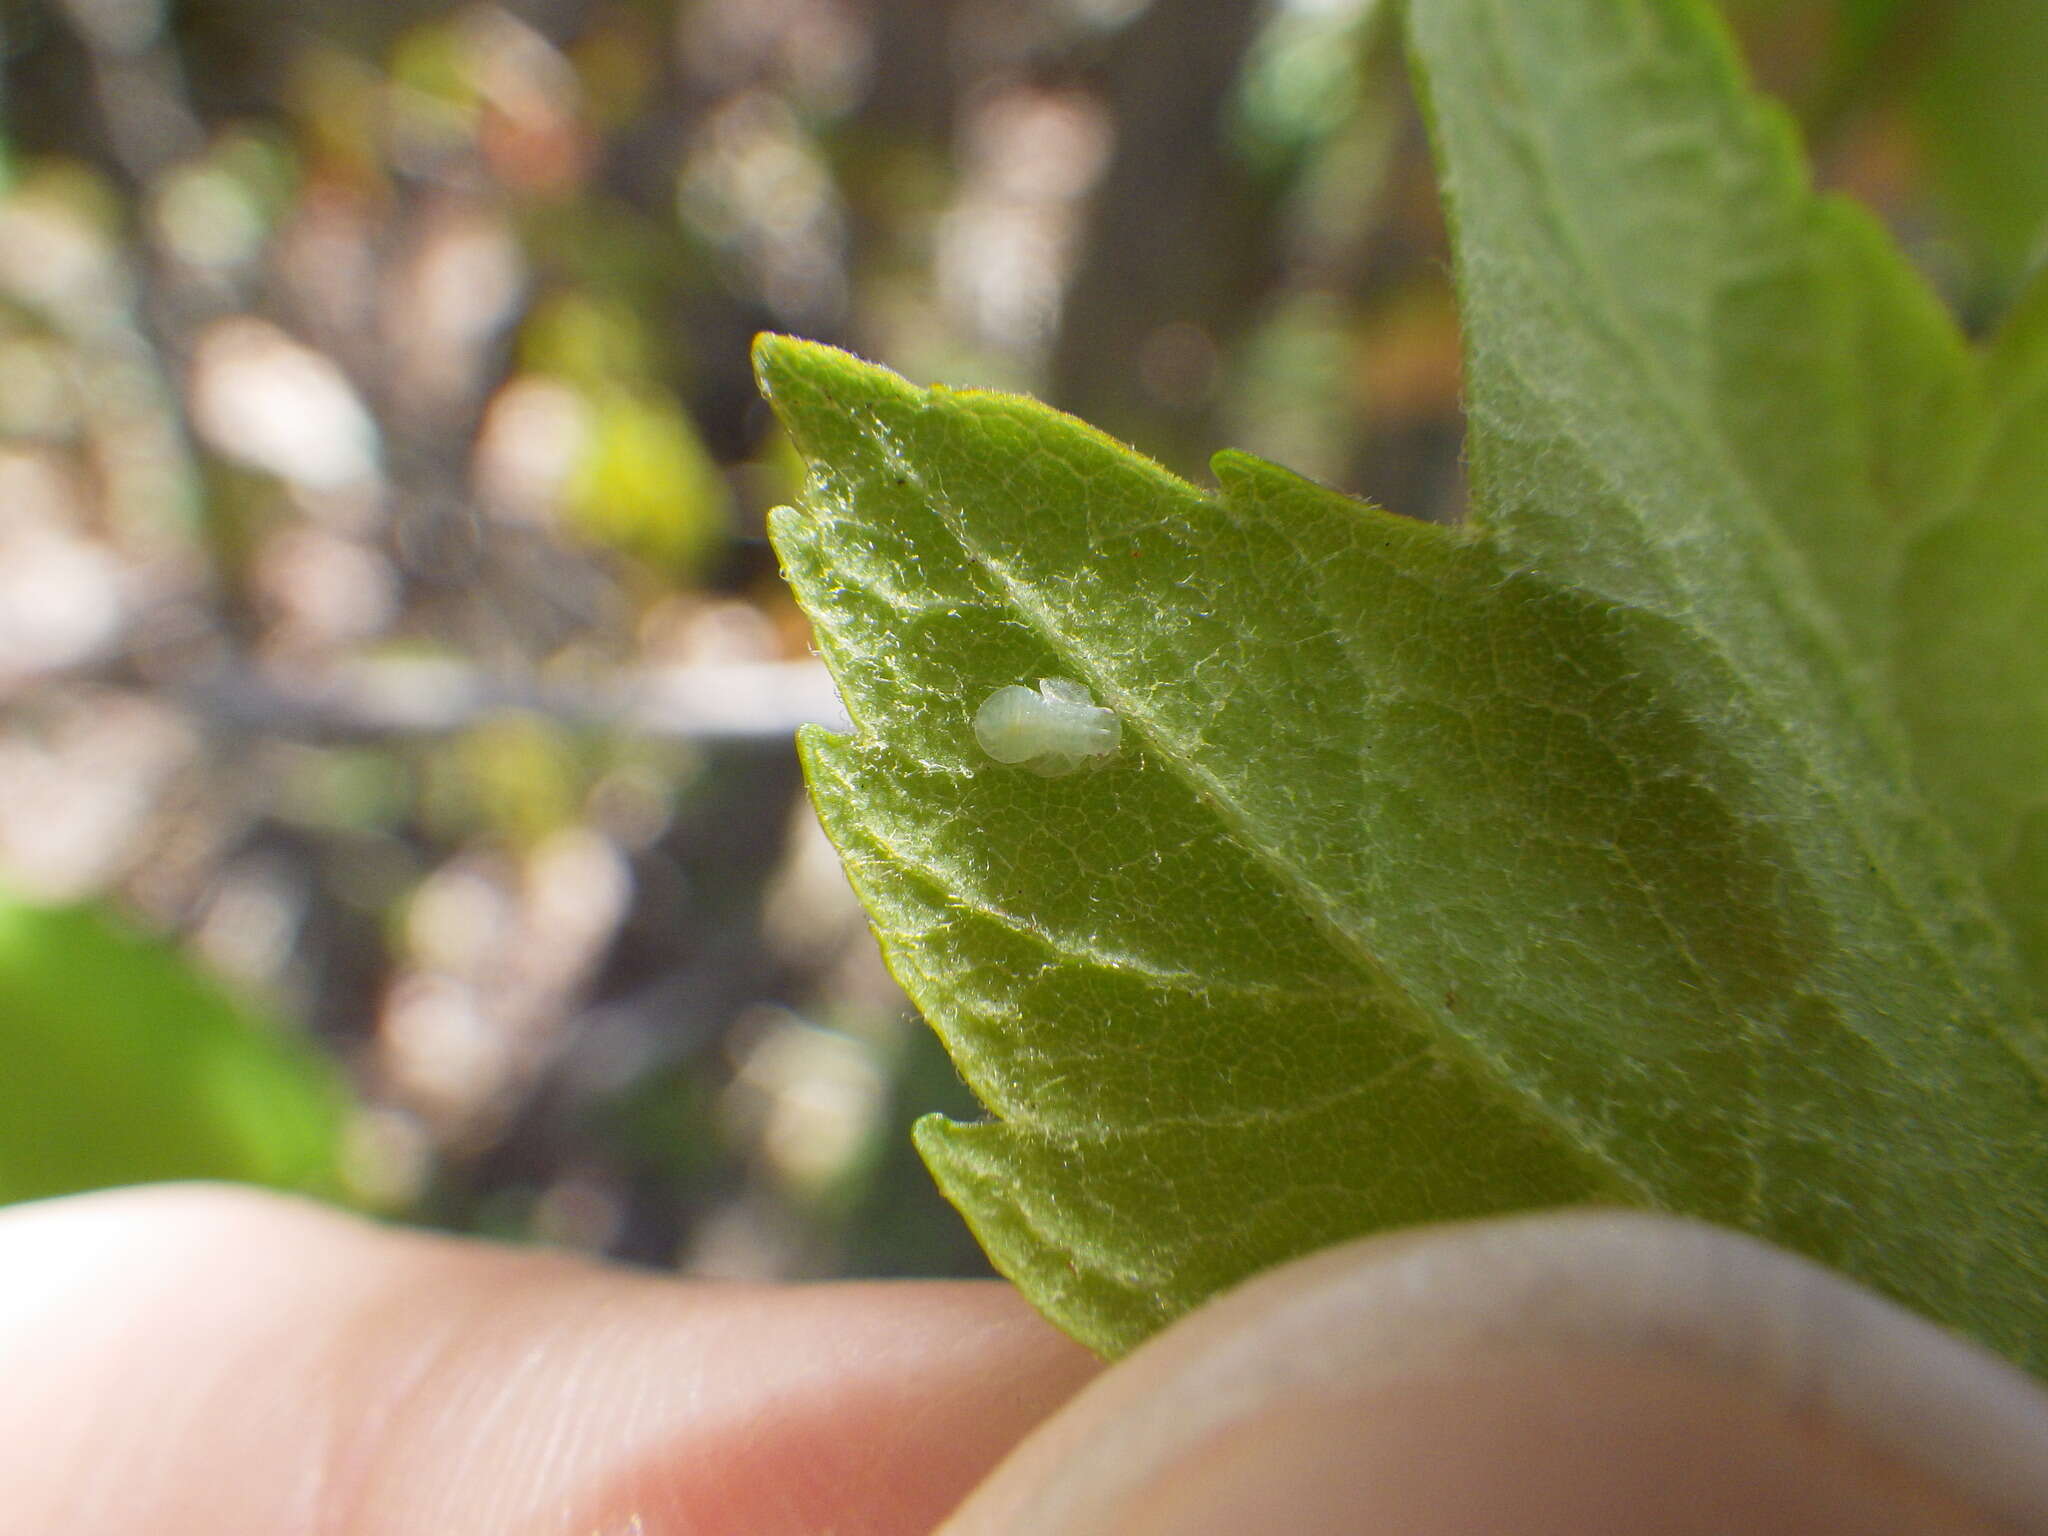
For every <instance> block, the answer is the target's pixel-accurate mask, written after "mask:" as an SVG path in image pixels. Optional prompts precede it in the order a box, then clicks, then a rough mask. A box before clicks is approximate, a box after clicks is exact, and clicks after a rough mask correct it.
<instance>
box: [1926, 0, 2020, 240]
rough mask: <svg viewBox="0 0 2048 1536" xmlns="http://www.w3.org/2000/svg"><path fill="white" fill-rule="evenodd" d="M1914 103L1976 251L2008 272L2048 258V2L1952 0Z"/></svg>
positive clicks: (1939, 175)
mask: <svg viewBox="0 0 2048 1536" xmlns="http://www.w3.org/2000/svg"><path fill="white" fill-rule="evenodd" d="M1944 9H1946V10H1948V11H1949V13H1950V14H1949V15H1948V16H1946V17H1945V18H1942V17H1937V18H1936V26H1935V28H1934V36H1933V37H1932V38H1931V39H1923V40H1922V41H1921V46H1920V49H1919V50H1916V51H1921V52H1923V53H1924V54H1927V55H1931V57H1928V58H1927V62H1926V64H1925V66H1924V69H1923V73H1922V75H1921V78H1920V80H1919V81H1918V90H1917V91H1916V93H1915V95H1916V97H1917V100H1916V102H1915V105H1916V106H1917V108H1918V113H1917V116H1918V119H1919V123H1920V131H1921V135H1922V137H1923V138H1924V140H1925V141H1926V144H1927V148H1928V151H1929V158H1930V161H1931V167H1930V168H1931V169H1932V171H1933V172H1934V177H1935V180H1936V182H1937V184H1938V185H1939V187H1940V189H1941V191H1942V193H1943V195H1944V197H1945V198H1946V200H1947V202H1948V204H1949V206H1950V207H1951V208H1952V209H1953V210H1954V212H1955V214H1956V215H1957V216H1958V218H1959V220H1960V221H1961V224H1962V226H1963V229H1964V231H1965V233H1967V234H1968V235H1969V236H1970V238H1971V241H1972V243H1973V245H1974V246H1975V248H1976V253H1977V254H1979V255H1980V256H1988V257H1989V258H1990V261H1991V263H1992V265H1993V267H1994V269H1995V270H1996V271H1997V273H1998V274H1999V275H2001V276H2005V277H2007V278H2008V280H2009V278H2010V276H2011V275H2012V274H2014V273H2019V272H2023V271H2025V270H2026V269H2027V267H2028V266H2029V265H2030V264H2034V265H2038V264H2039V263H2040V262H2041V261H2043V260H2044V259H2048V155H2044V154H2043V153H2042V152H2041V146H2042V143H2043V142H2044V140H2048V88H2044V86H2043V80H2044V78H2048V6H2044V5H2042V4H2041V3H2040V0H1948V4H1947V6H1946V7H1944Z"/></svg>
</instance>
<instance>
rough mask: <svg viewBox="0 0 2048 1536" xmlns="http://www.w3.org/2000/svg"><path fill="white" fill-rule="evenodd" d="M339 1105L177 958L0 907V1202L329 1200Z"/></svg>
mask: <svg viewBox="0 0 2048 1536" xmlns="http://www.w3.org/2000/svg"><path fill="white" fill-rule="evenodd" d="M342 1105H343V1100H342V1096H341V1093H340V1089H339V1086H338V1084H336V1082H335V1081H334V1079H333V1077H332V1075H331V1074H330V1073H329V1072H328V1071H327V1070H325V1069H324V1068H323V1067H322V1066H321V1065H320V1064H319V1063H318V1062H317V1061H316V1060H314V1059H313V1057H312V1055H311V1053H310V1052H308V1051H305V1050H303V1049H302V1048H298V1047H295V1046H294V1045H293V1044H292V1043H290V1042H289V1041H287V1040H285V1039H284V1038H282V1037H280V1036H279V1035H277V1034H276V1033H274V1032H273V1031H271V1030H270V1029H269V1027H268V1026H267V1025H266V1024H265V1023H264V1022H263V1021H260V1020H257V1019H255V1018H253V1017H251V1016H250V1015H249V1013H248V1012H247V1011H246V1010H244V1009H243V1008H241V1007H240V1006H239V1005H237V1004H236V1003H235V1002H234V1001H233V1000H232V999H230V998H229V997H228V996H227V995H226V994H225V993H224V992H223V991H221V989H220V988H219V987H217V986H215V985H214V984H212V983H211V982H209V981H208V980H206V979H205V978H204V977H202V976H201V975H199V973H198V972H196V971H195V970H194V969H193V968H192V967H191V965H190V964H189V963H188V962H187V961H185V960H184V959H183V958H182V957H180V956H179V955H178V954H177V953H176V952H175V951H173V950H171V949H169V948H168V947H166V946H164V945H163V944H161V943H159V942H157V941H156V940H153V939H149V938H145V937H144V936H142V935H140V934H137V933H134V932H132V931H130V930H129V929H127V928H126V927H124V926H122V925H120V924H119V923H116V922H115V921H113V920H112V919H110V918H108V917H106V916H105V915H103V914H101V913H100V912H98V911H96V910H94V909H91V908H87V907H46V906H38V905H34V904H32V903H28V902H23V901H19V900H16V899H14V898H11V897H0V1201H10V1200H29V1199H36V1198H39V1197H42V1196H45V1195H61V1194H69V1193H71V1192H73V1191H77V1190H86V1189H98V1188H104V1187H107V1186H110V1185H116V1184H133V1183H139V1182H144V1181H148V1180H158V1179H240V1180H246V1181H250V1182H253V1183H259V1184H270V1185H275V1186H278V1187H281V1188H288V1189H303V1190H309V1191H314V1192H321V1193H327V1192H331V1191H332V1189H333V1186H334V1183H335V1179H334V1159H335V1149H336V1140H337V1133H338V1129H339V1125H340V1119H341V1111H342Z"/></svg>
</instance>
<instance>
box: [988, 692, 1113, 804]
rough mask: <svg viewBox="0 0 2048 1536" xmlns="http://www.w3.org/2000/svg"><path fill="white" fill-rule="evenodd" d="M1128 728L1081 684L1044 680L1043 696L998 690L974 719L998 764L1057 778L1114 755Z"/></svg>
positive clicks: (1041, 693) (990, 696)
mask: <svg viewBox="0 0 2048 1536" xmlns="http://www.w3.org/2000/svg"><path fill="white" fill-rule="evenodd" d="M1122 738H1123V722H1122V721H1120V720H1118V719H1117V717H1116V711H1115V710H1113V709H1104V708H1102V707H1101V706H1100V705H1098V704H1097V703H1096V702H1095V700H1094V698H1093V697H1091V696H1090V694H1089V692H1088V690H1087V689H1086V688H1083V687H1082V686H1081V685H1080V684H1079V683H1075V682H1069V681H1068V680H1067V679H1066V678H1063V677H1042V678H1040V679H1039V680H1038V690H1037V692H1035V693H1034V692H1033V691H1032V690H1031V689H1029V688H1026V687H1023V686H1022V685H1020V684H1017V683H1012V684H1010V686H1009V687H1007V688H998V689H997V690H996V691H995V692H994V693H992V694H990V695H989V696H988V697H987V698H986V699H985V700H983V701H982V706H981V708H980V709H978V710H976V711H975V713H974V739H975V740H976V741H978V742H980V743H981V750H982V751H984V752H986V753H987V754H988V755H989V756H990V757H992V758H994V759H995V760H996V761H997V762H999V763H1020V764H1022V765H1023V766H1024V767H1026V768H1029V769H1030V770H1031V771H1032V772H1033V773H1037V774H1042V775H1044V776H1045V777H1046V778H1049V779H1051V778H1057V777H1059V776H1060V775H1061V774H1064V773H1072V772H1073V771H1074V770H1075V769H1076V768H1079V767H1081V766H1082V765H1083V764H1085V763H1090V762H1094V761H1100V760H1106V759H1108V758H1110V757H1112V756H1114V755H1115V753H1116V749H1117V744H1118V743H1119V742H1120V741H1121V740H1122Z"/></svg>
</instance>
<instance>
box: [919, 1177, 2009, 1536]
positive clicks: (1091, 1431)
mask: <svg viewBox="0 0 2048 1536" xmlns="http://www.w3.org/2000/svg"><path fill="white" fill-rule="evenodd" d="M2001 1520H2002V1521H2004V1522H2005V1524H2002V1525H2001V1524H1999V1523H1998V1522H1999V1521H2001ZM2043 1526H2048V1406H2044V1400H2043V1397H2042V1395H2041V1393H2040V1391H2039V1390H2038V1389H2037V1388H2036V1387H2035V1386H2034V1384H2033V1383H2032V1382H2031V1381H2029V1380H2028V1379H2027V1378H2025V1377H2024V1376H2022V1375H2021V1374H2020V1373H2019V1372H2018V1371H2016V1370H2015V1369H2014V1368H2012V1367H2011V1366H2009V1365H2007V1364H2006V1363H2004V1362H2002V1361H2000V1360H1997V1359H1995V1358H1993V1357H1991V1356H1989V1355H1988V1354H1986V1353H1984V1352H1983V1351H1981V1350H1979V1349H1977V1348H1975V1347H1974V1346H1972V1345H1969V1344H1966V1343H1964V1342H1963V1341H1961V1340H1959V1339H1956V1338H1954V1337H1952V1336H1950V1335H1948V1334H1946V1333H1944V1332H1943V1331H1941V1330H1939V1329H1937V1328H1934V1327H1933V1326H1932V1325H1930V1324H1927V1323H1925V1322H1923V1321H1921V1320H1920V1319H1918V1318H1915V1317H1912V1316H1909V1315H1908V1314H1906V1313H1904V1312H1902V1311H1900V1310H1899V1309H1897V1308H1896V1307H1893V1306H1891V1305H1890V1304H1888V1303H1886V1302H1884V1301H1882V1300H1880V1299H1878V1298H1877V1297H1875V1296H1872V1295H1870V1294H1869V1293H1867V1292H1864V1291H1861V1290H1860V1289H1858V1288H1856V1287H1854V1286H1851V1285H1849V1284H1848V1283H1847V1282H1845V1281H1843V1280H1841V1279H1840V1278H1838V1277H1836V1276H1834V1275H1832V1274H1830V1273H1828V1272H1826V1271H1824V1270H1821V1269H1819V1268H1818V1267H1816V1266H1814V1265H1811V1264H1808V1263H1806V1262H1804V1261H1802V1260H1799V1259H1796V1258H1793V1257H1792V1256H1790V1255H1788V1254H1784V1253H1782V1252H1780V1251H1778V1250H1775V1249H1772V1248H1769V1247H1767V1246H1765V1245H1763V1244H1760V1243H1757V1242H1754V1241H1752V1240H1750V1239H1747V1238H1743V1237H1739V1236H1737V1235H1735V1234H1731V1233H1726V1232H1721V1231H1717V1230H1715V1229H1711V1228H1707V1227H1704V1226H1700V1225H1698V1224H1694V1223H1686V1222H1679V1221H1671V1220H1665V1219H1660V1218H1652V1217H1645V1216H1639V1215H1628V1214H1621V1213H1606V1212H1581V1213H1566V1214H1561V1215H1552V1216H1543V1217H1531V1218H1518V1219H1511V1220H1503V1221H1495V1222H1485V1223H1475V1224H1471V1225H1466V1226H1456V1227H1445V1228H1436V1229H1429V1230H1423V1231H1418V1232H1412V1233H1405V1234H1397V1235H1394V1236H1390V1237H1386V1238H1381V1239H1376V1240H1370V1241H1367V1242H1363V1243H1357V1244H1351V1245H1347V1246H1345V1247H1342V1248H1338V1249H1333V1250H1331V1251H1329V1252H1327V1253H1324V1254H1319V1255H1316V1256H1314V1257H1313V1258H1310V1259H1308V1260H1304V1261H1302V1262H1301V1263H1298V1264H1296V1265H1292V1266H1287V1267H1285V1268H1283V1269H1282V1270H1280V1271H1276V1272H1274V1273H1273V1274H1271V1275H1268V1276H1266V1277H1262V1278H1261V1279H1260V1280H1257V1281H1255V1282H1253V1283H1252V1284H1250V1285H1248V1286H1246V1287H1244V1288H1242V1289H1241V1290H1240V1291H1238V1292H1237V1293H1234V1294H1233V1295H1231V1296H1228V1297H1226V1298H1224V1299H1223V1300H1222V1301H1221V1302H1220V1303H1218V1304H1216V1305H1213V1306H1212V1307H1210V1308H1206V1309H1204V1311H1203V1312H1201V1313H1198V1314H1196V1315H1195V1316H1194V1317H1192V1318H1190V1319H1188V1320H1187V1321H1186V1322H1184V1323H1183V1324H1181V1325H1177V1326H1176V1327H1175V1328H1173V1329H1169V1330H1168V1331H1167V1332H1166V1333H1165V1334H1163V1335H1161V1336H1160V1337H1159V1338H1158V1339H1156V1340H1154V1341H1153V1342H1152V1343H1150V1344H1148V1345H1147V1346H1145V1347H1144V1348H1143V1349H1141V1350H1139V1351H1138V1352H1137V1353H1136V1354H1134V1355H1133V1356H1131V1357H1130V1359H1129V1360H1127V1361H1126V1362H1124V1363H1123V1364H1122V1365H1120V1366H1119V1367H1117V1368H1116V1369H1115V1370H1112V1371H1110V1372H1109V1373H1107V1374H1106V1375H1105V1376H1104V1377H1103V1378H1101V1379H1100V1380H1099V1381H1097V1382H1096V1383H1095V1384H1094V1385H1092V1386H1091V1387H1089V1388H1088V1389H1086V1390H1085V1391H1083V1392H1082V1393H1080V1394H1078V1395H1077V1396H1076V1397H1075V1399H1074V1400H1073V1401H1072V1402H1070V1403H1069V1404H1068V1405H1067V1406H1066V1407H1065V1408H1064V1409H1062V1410H1061V1411H1060V1412H1058V1413H1056V1414H1055V1415H1053V1416H1052V1417H1051V1418H1050V1419H1049V1420H1048V1421H1047V1422H1046V1423H1045V1424H1044V1425H1042V1426H1041V1427H1040V1429H1039V1430H1038V1431H1036V1432H1034V1434H1033V1435H1032V1436H1031V1437H1030V1438H1029V1439H1027V1441H1026V1442H1025V1443H1024V1444H1023V1445H1022V1446H1020V1447H1019V1449H1018V1450H1017V1451H1016V1452H1015V1453H1014V1454H1013V1455H1012V1456H1011V1457H1010V1458H1009V1459H1008V1460H1007V1461H1006V1462H1005V1463H1004V1465H1003V1466H1002V1467H1001V1468H999V1469H998V1471H997V1472H996V1473H995V1474H994V1475H993V1476H992V1477H991V1478H990V1479H989V1480H988V1482H987V1483H985V1484H984V1485H983V1487H982V1488H981V1489H980V1490H978V1491H977V1494H976V1496H975V1497H974V1498H973V1499H971V1500H970V1501H969V1502H968V1503H967V1504H966V1505H965V1506H964V1507H963V1508H962V1510H961V1511H959V1513H958V1514H957V1515H956V1517H955V1520H954V1522H953V1523H952V1524H950V1525H949V1526H948V1527H946V1529H947V1531H948V1532H949V1533H951V1536H995V1533H998V1532H1000V1533H1022V1532H1030V1533H1032V1536H1070V1533H1079V1532H1089V1533H1092V1536H1109V1533H1116V1536H1138V1533H1148V1536H1149V1533H1160V1536H1163V1533H1166V1532H1169V1531H1170V1532H1173V1533H1175V1536H1203V1533H1207V1532H1210V1531H1218V1532H1220V1531H1226V1530H1245V1529H1267V1528H1270V1529H1287V1530H1290V1531H1297V1530H1298V1531H1322V1530H1330V1531H1337V1530H1345V1531H1349V1530H1355V1529H1388V1530H1401V1531H1404V1532H1413V1533H1428V1532H1444V1533H1449V1532H1453V1531H1455V1532H1458V1533H1460V1536H1488V1533H1492V1532H1496V1531H1497V1532H1502V1533H1507V1532H1523V1531H1527V1530H1532V1529H1538V1530H1541V1529H1570V1530H1573V1531H1575V1532H1579V1533H1582V1536H1598V1533H1603V1532H1608V1531H1613V1532H1622V1531H1629V1532H1641V1531H1668V1532H1695V1531H1697V1532H1702V1533H1704V1532H1708V1531H1726V1530H1742V1531H1745V1532H1758V1533H1763V1532H1779V1531H1782V1532H1788V1533H1789V1532H1793V1531H1801V1532H1821V1531H1858V1532H1869V1533H1873V1536H1875V1533H1879V1532H1893V1533H1900V1536H1903V1533H1907V1532H1911V1533H1916V1536H1922V1533H1924V1536H1932V1533H1935V1532H1965V1531H1968V1532H1988V1531H1992V1530H1998V1529H2031V1528H2040V1527H2043Z"/></svg>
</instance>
